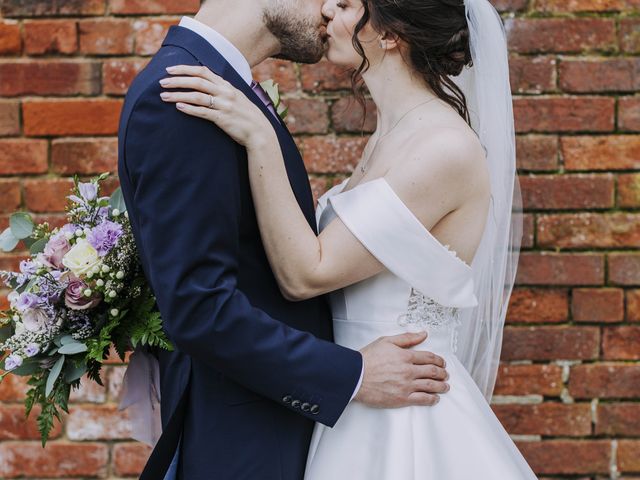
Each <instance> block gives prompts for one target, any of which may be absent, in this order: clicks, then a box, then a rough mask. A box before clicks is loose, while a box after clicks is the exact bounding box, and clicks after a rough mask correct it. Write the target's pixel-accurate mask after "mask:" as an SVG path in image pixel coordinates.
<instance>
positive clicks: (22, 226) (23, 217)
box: [9, 212, 33, 240]
mask: <svg viewBox="0 0 640 480" xmlns="http://www.w3.org/2000/svg"><path fill="white" fill-rule="evenodd" d="M9 226H10V228H11V233H13V235H14V236H15V237H16V238H19V239H20V240H22V239H23V238H27V237H29V236H31V234H32V233H33V220H32V219H31V215H29V214H28V213H24V212H18V213H14V214H13V215H11V217H10V218H9Z"/></svg>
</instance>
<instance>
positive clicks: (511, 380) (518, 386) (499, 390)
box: [493, 364, 563, 397]
mask: <svg viewBox="0 0 640 480" xmlns="http://www.w3.org/2000/svg"><path fill="white" fill-rule="evenodd" d="M562 388H563V384H562V367H560V366H558V365H537V364H536V365H500V369H499V370H498V378H497V380H496V387H495V390H494V392H493V394H494V395H544V396H550V397H557V396H559V395H560V393H561V392H562Z"/></svg>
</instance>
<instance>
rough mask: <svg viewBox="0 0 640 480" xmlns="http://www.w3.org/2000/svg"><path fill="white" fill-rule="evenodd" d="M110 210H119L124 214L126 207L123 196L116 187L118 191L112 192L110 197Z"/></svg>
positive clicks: (120, 190)
mask: <svg viewBox="0 0 640 480" xmlns="http://www.w3.org/2000/svg"><path fill="white" fill-rule="evenodd" d="M109 203H110V204H111V208H112V209H116V208H117V209H118V210H120V213H124V211H125V210H126V209H127V206H126V205H125V203H124V196H123V195H122V189H121V188H120V187H118V189H117V190H116V191H115V192H113V194H112V195H111V199H110V200H109Z"/></svg>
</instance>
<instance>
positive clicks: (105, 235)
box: [87, 220, 122, 257]
mask: <svg viewBox="0 0 640 480" xmlns="http://www.w3.org/2000/svg"><path fill="white" fill-rule="evenodd" d="M121 236H122V225H120V224H119V223H115V222H112V221H110V220H105V221H104V222H102V223H101V224H100V225H98V226H96V227H95V228H93V229H92V230H91V231H90V232H89V233H88V235H87V241H88V242H89V244H91V246H92V247H93V248H95V249H96V251H97V252H98V255H99V256H101V257H104V256H105V255H106V254H107V253H109V252H110V251H111V249H112V248H113V247H115V246H116V244H117V243H118V239H119V238H120V237H121Z"/></svg>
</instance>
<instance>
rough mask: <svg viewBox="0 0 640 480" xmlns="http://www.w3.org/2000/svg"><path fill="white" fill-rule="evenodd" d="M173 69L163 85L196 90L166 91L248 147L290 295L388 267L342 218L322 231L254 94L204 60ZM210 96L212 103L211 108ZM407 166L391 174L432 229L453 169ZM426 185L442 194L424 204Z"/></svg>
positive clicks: (264, 229) (305, 294)
mask: <svg viewBox="0 0 640 480" xmlns="http://www.w3.org/2000/svg"><path fill="white" fill-rule="evenodd" d="M168 70H169V69H168ZM169 73H171V74H172V75H177V76H174V77H171V78H169V79H168V81H166V82H164V83H163V86H164V87H166V88H170V89H175V88H179V89H193V90H197V92H171V91H167V92H165V93H163V99H164V100H165V101H168V102H176V106H177V108H178V109H180V110H181V111H183V112H184V113H186V114H189V115H193V116H197V117H201V118H204V119H207V120H209V121H213V122H215V123H216V124H217V125H218V126H219V127H220V128H222V129H223V130H224V131H225V132H226V133H227V134H228V135H230V136H231V137H232V138H234V140H236V141H237V142H239V143H241V144H242V145H244V146H245V147H246V148H247V155H248V161H249V176H250V183H251V190H252V195H253V199H254V204H255V208H256V214H257V218H258V224H259V227H260V233H261V235H262V240H263V243H264V246H265V250H266V252H267V256H268V258H269V262H270V264H271V267H272V269H273V271H274V273H275V275H276V278H277V280H278V283H279V285H280V288H281V290H282V292H283V294H284V295H285V296H286V297H288V298H290V299H292V300H302V299H305V298H310V297H313V296H316V295H319V294H322V293H326V292H330V291H333V290H337V289H339V288H342V287H345V286H348V285H351V284H353V283H356V282H359V281H361V280H364V279H366V278H369V277H371V276H373V275H375V274H377V273H379V272H381V271H382V270H383V269H384V267H383V266H382V264H381V263H380V262H379V261H378V260H377V259H376V258H375V257H374V256H373V255H371V253H369V251H368V250H367V249H366V248H365V247H364V246H363V245H362V243H360V241H359V240H358V239H357V238H356V237H355V236H354V235H353V234H352V233H351V232H350V231H349V229H348V228H347V227H346V226H345V225H344V223H343V222H342V221H341V220H340V219H339V218H337V219H335V220H334V221H332V222H331V223H330V224H329V225H328V226H327V227H326V228H325V229H324V230H323V231H322V233H321V234H320V235H319V236H316V234H315V233H314V231H313V230H312V229H311V228H310V227H309V224H308V223H307V221H306V219H305V217H304V215H303V213H302V211H301V210H300V207H299V205H298V203H297V201H296V198H295V196H294V194H293V191H292V189H291V186H290V184H289V179H288V176H287V172H286V168H285V165H284V160H283V157H282V152H281V149H280V145H279V142H278V139H277V136H276V134H275V131H274V130H273V128H272V126H271V124H270V123H269V121H268V120H267V118H266V117H265V116H264V114H263V113H262V112H261V111H260V110H259V109H258V108H257V107H256V106H255V105H254V104H253V103H252V102H251V101H250V100H249V99H247V98H246V97H245V96H244V95H243V94H242V93H240V92H239V91H237V90H236V89H235V88H234V87H233V86H231V85H230V84H229V83H228V82H226V81H224V80H223V79H221V78H220V77H218V76H217V75H215V74H213V73H212V72H210V71H209V70H208V69H206V68H204V67H202V68H200V67H186V66H179V67H175V68H174V69H173V70H169ZM184 75H189V76H184ZM212 99H213V105H214V108H209V106H210V105H211V102H212ZM405 167H406V165H403V170H402V171H398V172H395V171H393V169H392V171H391V172H389V175H387V180H388V181H389V183H390V185H391V186H392V187H393V188H394V190H395V191H396V193H397V194H398V195H399V196H400V198H402V199H403V200H404V201H405V203H407V205H408V206H409V207H410V208H411V209H412V210H413V211H414V212H416V215H417V216H418V218H419V219H420V220H421V221H422V222H423V224H424V225H425V227H427V228H429V229H430V228H431V227H432V226H433V225H435V223H436V222H437V221H438V220H439V219H441V218H442V217H443V216H444V215H446V213H448V212H449V211H451V210H452V209H453V208H452V207H451V205H452V204H453V203H455V202H457V201H458V200H459V199H456V198H454V197H453V196H452V195H451V192H452V191H456V189H452V188H450V187H451V183H450V182H451V179H452V176H451V175H450V174H447V175H446V178H444V177H443V176H441V175H439V174H438V172H433V171H432V172H431V175H430V176H429V180H428V181H427V179H425V182H422V181H420V180H422V179H423V178H424V177H425V174H424V172H421V174H420V172H419V171H416V172H413V171H412V169H411V168H405ZM449 170H450V169H449ZM458 173H459V172H456V174H458ZM416 185H419V186H420V188H416ZM425 188H426V189H427V191H429V190H431V191H430V192H429V193H430V194H431V195H440V198H439V201H438V202H432V205H431V208H428V207H425V203H426V202H425ZM431 198H434V197H431ZM436 198H438V197H436ZM413 206H415V208H416V209H415V210H414V208H413Z"/></svg>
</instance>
